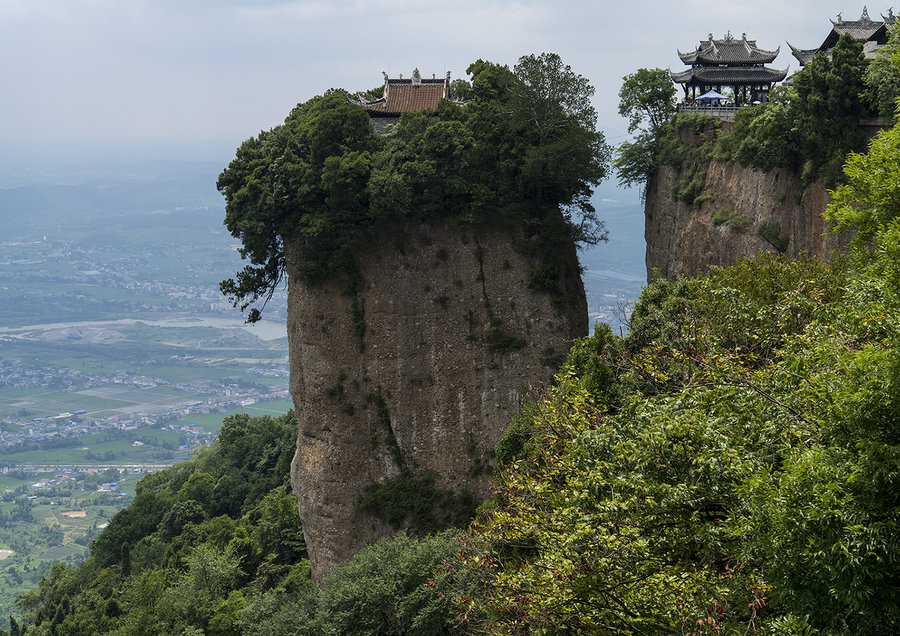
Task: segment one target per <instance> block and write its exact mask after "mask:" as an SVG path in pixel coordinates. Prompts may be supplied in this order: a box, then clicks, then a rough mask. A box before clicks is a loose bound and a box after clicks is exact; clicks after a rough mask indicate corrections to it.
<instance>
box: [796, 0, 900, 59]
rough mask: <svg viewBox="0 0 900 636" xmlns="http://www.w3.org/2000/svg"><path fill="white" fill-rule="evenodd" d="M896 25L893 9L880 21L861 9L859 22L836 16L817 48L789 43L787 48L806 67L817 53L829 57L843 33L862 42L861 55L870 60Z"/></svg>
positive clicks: (864, 8) (866, 10)
mask: <svg viewBox="0 0 900 636" xmlns="http://www.w3.org/2000/svg"><path fill="white" fill-rule="evenodd" d="M896 23H897V16H895V15H894V10H893V9H890V10H889V11H888V15H887V16H886V17H885V16H881V20H872V19H871V18H870V17H869V10H868V9H867V8H866V7H863V12H862V16H860V18H859V20H850V21H847V20H844V19H843V18H842V17H841V14H840V13H839V14H838V15H837V21H834V20H831V25H832V26H831V32H830V33H829V34H828V36H827V37H826V38H825V41H824V42H822V45H821V46H820V47H819V48H817V49H798V48H795V47H794V46H792V45H791V43H790V42H788V46H790V47H791V53H793V55H794V57H795V58H797V61H798V62H800V66H806V65H807V64H809V63H810V62H811V61H812V59H813V56H814V55H815V54H816V53H818V52H819V51H825V53H827V54H828V56H829V57H830V56H831V49H833V48H834V45H835V44H837V41H838V38H840V37H841V36H842V35H843V34H844V33H849V34H850V35H852V36H853V38H854V39H855V40H857V41H858V42H862V44H863V54H864V55H865V56H866V58H868V59H872V58H873V57H875V52H876V51H877V50H878V49H880V48H881V47H882V46H884V45H885V44H886V43H887V41H888V36H889V35H890V30H891V28H892V27H893V26H894V25H895V24H896Z"/></svg>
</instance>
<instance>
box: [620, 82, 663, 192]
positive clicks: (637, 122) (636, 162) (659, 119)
mask: <svg viewBox="0 0 900 636" xmlns="http://www.w3.org/2000/svg"><path fill="white" fill-rule="evenodd" d="M622 80H623V81H622V87H621V88H620V89H619V114H620V115H622V117H625V118H626V119H628V132H629V133H637V134H636V135H635V139H634V141H626V142H624V143H623V144H621V145H620V146H619V147H618V148H617V149H616V156H615V159H614V160H613V167H614V168H615V169H616V174H617V175H618V177H619V183H620V184H621V185H623V186H633V185H646V183H647V180H648V179H649V177H650V174H651V173H652V172H653V170H654V168H655V167H656V155H657V152H658V151H659V138H660V135H661V133H662V129H663V127H664V126H665V125H666V124H667V123H668V122H669V121H670V120H671V119H672V116H673V115H674V114H675V85H674V83H673V82H672V78H671V76H670V75H669V71H667V70H664V69H660V68H654V69H646V68H641V69H638V70H637V71H635V72H634V73H631V74H630V75H626V76H625V77H624V78H622Z"/></svg>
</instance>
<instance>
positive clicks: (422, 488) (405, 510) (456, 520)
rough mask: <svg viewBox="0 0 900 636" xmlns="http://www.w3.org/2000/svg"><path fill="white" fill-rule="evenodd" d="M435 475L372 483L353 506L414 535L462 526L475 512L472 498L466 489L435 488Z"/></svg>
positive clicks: (397, 478)
mask: <svg viewBox="0 0 900 636" xmlns="http://www.w3.org/2000/svg"><path fill="white" fill-rule="evenodd" d="M436 479H437V477H436V476H435V475H424V476H422V477H413V476H400V477H395V478H393V479H388V480H387V481H385V482H384V483H383V484H372V485H371V486H370V487H369V488H368V490H367V491H366V493H365V494H364V495H363V496H362V497H360V499H359V501H357V502H356V507H357V508H358V509H359V510H361V511H363V512H365V513H368V514H370V515H372V516H373V517H376V518H378V519H381V520H382V521H385V522H387V523H389V524H390V525H392V526H393V527H394V528H395V529H398V530H399V529H400V528H401V527H403V528H407V529H409V530H410V531H412V532H413V533H414V534H416V535H425V534H429V533H433V532H437V531H439V530H443V529H444V528H448V527H462V526H465V525H466V524H467V523H468V522H469V521H470V520H471V519H472V517H473V516H474V515H475V507H476V503H475V498H474V497H473V496H472V494H471V493H469V492H465V491H464V492H460V493H457V492H453V491H450V490H444V489H442V488H438V487H437V484H436V483H435V482H436Z"/></svg>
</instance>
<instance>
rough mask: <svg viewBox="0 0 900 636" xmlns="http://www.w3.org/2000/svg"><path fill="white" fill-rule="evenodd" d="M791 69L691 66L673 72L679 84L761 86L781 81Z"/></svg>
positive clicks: (673, 76) (673, 77)
mask: <svg viewBox="0 0 900 636" xmlns="http://www.w3.org/2000/svg"><path fill="white" fill-rule="evenodd" d="M788 70H789V69H784V70H783V71H779V70H777V69H774V68H766V67H764V66H747V67H709V66H700V67H696V66H695V67H694V68H689V69H687V70H686V71H682V72H680V73H671V75H672V80H673V81H675V82H677V83H679V84H703V85H706V86H760V85H763V84H771V83H775V82H780V81H781V80H783V79H784V78H785V77H787V74H788Z"/></svg>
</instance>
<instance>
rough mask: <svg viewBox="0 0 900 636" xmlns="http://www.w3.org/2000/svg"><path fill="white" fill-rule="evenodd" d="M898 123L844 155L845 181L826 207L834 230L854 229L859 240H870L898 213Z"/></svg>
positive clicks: (898, 214) (899, 211)
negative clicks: (857, 150) (861, 150)
mask: <svg viewBox="0 0 900 636" xmlns="http://www.w3.org/2000/svg"><path fill="white" fill-rule="evenodd" d="M898 156H900V127H898V126H896V125H895V126H894V127H893V128H891V129H889V130H885V131H882V132H880V133H879V134H878V136H877V137H876V138H875V140H874V141H873V142H872V144H871V145H870V147H869V151H868V152H867V153H865V154H856V153H854V154H851V155H850V157H849V158H848V159H847V165H846V168H845V171H844V172H845V175H846V179H847V183H846V184H845V185H842V186H841V187H839V188H838V189H837V190H836V191H835V192H834V193H833V196H832V203H831V204H830V205H829V206H828V210H827V211H826V214H825V216H826V218H827V219H828V220H829V221H830V223H831V224H832V226H833V229H834V231H837V232H840V231H844V230H848V229H852V230H855V231H856V232H857V233H858V234H857V241H858V242H865V241H869V240H871V239H872V238H873V237H874V236H875V235H876V233H877V232H878V231H879V230H880V229H881V228H883V227H884V226H885V225H886V224H888V223H890V222H891V221H893V220H894V219H896V218H898V217H900V162H898V161H897V157H898Z"/></svg>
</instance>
